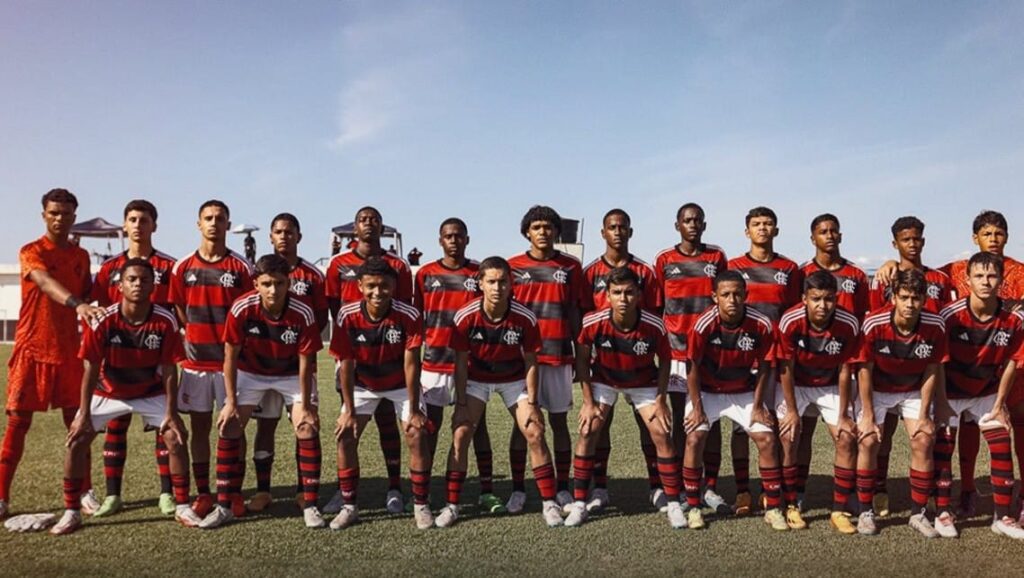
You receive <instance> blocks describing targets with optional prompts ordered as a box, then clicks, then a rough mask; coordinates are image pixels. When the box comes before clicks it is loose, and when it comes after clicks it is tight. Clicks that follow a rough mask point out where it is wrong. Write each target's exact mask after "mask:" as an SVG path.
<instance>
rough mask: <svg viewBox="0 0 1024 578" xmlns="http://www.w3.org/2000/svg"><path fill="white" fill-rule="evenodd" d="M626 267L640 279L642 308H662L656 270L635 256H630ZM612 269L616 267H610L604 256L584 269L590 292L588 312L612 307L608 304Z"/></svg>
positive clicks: (584, 277)
mask: <svg viewBox="0 0 1024 578" xmlns="http://www.w3.org/2000/svg"><path fill="white" fill-rule="evenodd" d="M626 267H627V268H629V269H631V270H632V271H633V272H634V273H636V275H637V277H639V278H640V307H641V308H643V309H645V310H647V311H657V309H658V307H660V306H661V288H660V287H659V286H658V279H657V277H656V276H655V274H654V269H653V268H652V267H651V266H650V265H648V264H647V263H645V262H644V261H642V260H640V259H638V258H636V256H634V255H630V256H629V261H628V262H627V263H626ZM612 269H615V267H612V266H611V265H609V264H608V262H607V261H605V260H604V256H601V257H598V258H597V259H594V260H593V261H591V262H590V264H589V265H587V266H586V267H584V268H583V279H584V281H586V284H587V289H588V290H589V294H588V298H587V300H586V307H587V310H595V311H600V310H601V309H604V308H606V307H608V306H610V305H611V304H610V303H609V302H608V283H607V278H608V274H609V273H611V272H612Z"/></svg>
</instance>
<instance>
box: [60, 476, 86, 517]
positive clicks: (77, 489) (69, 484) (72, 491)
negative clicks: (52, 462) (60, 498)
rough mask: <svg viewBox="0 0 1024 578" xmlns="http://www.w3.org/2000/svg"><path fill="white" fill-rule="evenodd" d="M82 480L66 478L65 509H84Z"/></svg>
mask: <svg viewBox="0 0 1024 578" xmlns="http://www.w3.org/2000/svg"><path fill="white" fill-rule="evenodd" d="M81 500H82V478H64V509H66V510H76V511H77V510H80V509H82V502H81Z"/></svg>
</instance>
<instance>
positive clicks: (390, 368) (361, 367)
mask: <svg viewBox="0 0 1024 578" xmlns="http://www.w3.org/2000/svg"><path fill="white" fill-rule="evenodd" d="M404 371H405V360H404V359H393V360H391V361H388V362H385V363H383V364H381V365H366V364H363V363H357V364H356V375H357V376H359V375H365V376H367V377H371V378H381V377H390V376H393V375H395V374H399V373H400V374H402V375H403V376H404V375H405V373H404ZM357 381H358V379H357ZM402 382H403V384H404V383H405V380H404V379H403V380H402ZM400 387H405V386H404V385H402V386H400ZM396 389H397V388H396Z"/></svg>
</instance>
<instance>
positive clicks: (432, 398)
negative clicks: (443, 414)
mask: <svg viewBox="0 0 1024 578" xmlns="http://www.w3.org/2000/svg"><path fill="white" fill-rule="evenodd" d="M420 386H421V388H422V389H421V391H422V393H421V394H420V395H421V396H422V397H423V403H425V404H427V405H432V406H435V407H444V406H446V405H451V404H452V402H453V401H454V400H455V399H454V398H455V396H454V395H452V388H453V387H455V376H454V375H452V374H450V373H436V372H433V371H426V370H423V371H421V372H420Z"/></svg>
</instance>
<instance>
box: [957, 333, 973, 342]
mask: <svg viewBox="0 0 1024 578" xmlns="http://www.w3.org/2000/svg"><path fill="white" fill-rule="evenodd" d="M959 337H960V341H970V340H971V336H970V335H967V332H966V331H965V332H963V333H961V334H960V335H959Z"/></svg>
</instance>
